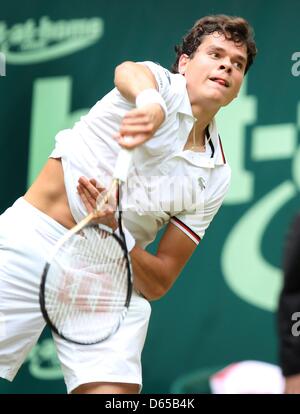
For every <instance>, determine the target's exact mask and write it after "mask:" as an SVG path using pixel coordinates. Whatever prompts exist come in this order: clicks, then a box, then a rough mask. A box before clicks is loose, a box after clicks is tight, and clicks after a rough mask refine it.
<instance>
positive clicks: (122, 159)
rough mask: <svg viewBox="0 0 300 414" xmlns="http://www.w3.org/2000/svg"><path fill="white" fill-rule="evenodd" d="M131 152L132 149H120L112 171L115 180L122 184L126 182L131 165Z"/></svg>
mask: <svg viewBox="0 0 300 414" xmlns="http://www.w3.org/2000/svg"><path fill="white" fill-rule="evenodd" d="M132 151H133V150H132V149H131V150H128V149H125V148H121V150H120V152H119V155H118V158H117V162H116V165H115V169H114V178H115V179H117V180H120V181H122V182H124V181H126V179H127V176H128V173H129V168H130V165H131V160H132Z"/></svg>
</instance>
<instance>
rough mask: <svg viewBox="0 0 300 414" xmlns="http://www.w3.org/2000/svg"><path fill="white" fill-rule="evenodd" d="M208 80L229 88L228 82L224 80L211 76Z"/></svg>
mask: <svg viewBox="0 0 300 414" xmlns="http://www.w3.org/2000/svg"><path fill="white" fill-rule="evenodd" d="M209 80H211V81H212V82H216V83H218V84H219V85H221V86H224V87H225V88H228V87H229V82H228V81H227V80H226V79H223V78H218V77H216V76H213V77H211V78H209Z"/></svg>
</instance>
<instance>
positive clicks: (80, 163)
mask: <svg viewBox="0 0 300 414" xmlns="http://www.w3.org/2000/svg"><path fill="white" fill-rule="evenodd" d="M141 64H144V65H147V67H149V69H150V70H151V71H152V72H153V74H154V76H155V78H156V80H157V83H158V85H159V92H160V93H161V95H162V96H163V98H164V100H165V102H166V105H167V109H168V116H167V118H166V119H165V121H164V122H163V124H162V125H161V127H160V128H159V130H158V131H157V132H156V133H155V135H154V136H153V137H152V138H151V139H150V140H149V141H147V142H146V143H145V144H143V145H142V146H140V147H138V148H136V149H135V150H134V155H133V163H132V168H131V170H130V175H129V177H128V182H127V185H126V186H125V187H124V188H123V189H122V195H123V197H122V209H123V219H124V224H125V226H126V227H127V228H128V230H129V231H130V232H131V233H132V235H133V237H134V238H135V239H136V242H137V244H138V245H139V246H141V247H143V248H145V247H146V246H147V245H148V244H149V243H151V242H152V241H153V240H154V239H155V237H156V235H157V233H158V231H159V230H160V229H161V228H162V227H163V226H164V225H165V224H167V223H168V222H171V223H173V224H174V225H175V226H177V227H178V228H179V229H180V230H181V231H183V232H184V233H185V234H186V235H187V236H188V237H190V238H191V239H192V240H193V241H194V242H195V243H196V244H198V243H199V241H200V240H201V239H202V238H203V236H204V233H205V231H206V229H207V228H208V226H209V224H210V222H211V221H212V219H213V217H214V216H215V214H216V213H217V211H218V209H219V207H220V206H221V204H222V201H223V199H224V197H225V194H226V192H227V189H228V186H229V182H230V175H231V170H230V167H229V166H228V164H227V162H226V160H225V156H224V152H223V149H222V144H221V139H220V137H219V134H218V131H217V127H216V124H215V121H213V122H212V123H211V124H210V125H209V127H208V131H207V140H208V139H209V137H210V139H209V143H207V145H206V152H205V153H199V152H193V151H190V150H184V149H183V148H184V146H185V144H186V141H187V139H188V136H189V133H190V131H191V129H192V128H193V125H194V122H195V119H194V117H193V114H192V109H191V105H190V101H189V98H188V94H187V90H186V83H185V78H184V77H183V76H182V75H180V74H172V73H170V72H169V71H168V70H167V69H165V68H163V67H161V66H160V65H158V64H155V63H153V62H142V63H141ZM133 108H134V105H133V104H132V103H130V102H129V101H127V100H126V99H125V98H124V97H123V96H122V95H121V94H120V93H119V91H118V90H117V89H116V88H115V89H113V90H112V91H111V92H109V93H108V94H107V95H105V96H104V97H103V98H102V99H101V100H100V101H98V102H97V103H96V105H94V107H93V108H92V109H91V110H90V111H89V113H88V114H87V115H85V116H83V117H81V119H80V121H79V122H77V123H76V124H75V126H74V127H73V128H72V129H68V130H63V131H61V132H60V133H58V134H57V136H56V146H55V149H54V151H53V152H52V153H51V155H50V157H53V158H58V157H60V158H62V163H63V168H64V175H65V185H66V191H67V195H68V199H69V204H70V209H71V211H72V214H73V216H74V218H75V220H76V221H79V220H81V219H82V218H83V217H84V216H85V215H86V210H85V207H84V205H83V203H82V201H81V199H80V197H79V195H78V194H77V190H76V187H77V182H78V178H79V177H80V176H82V175H84V176H86V177H87V178H96V179H97V180H99V181H100V182H101V183H102V184H103V185H105V186H108V185H109V184H110V182H111V179H112V174H113V170H114V166H115V162H116V158H117V155H118V152H119V150H120V147H119V145H118V144H117V142H116V141H115V140H114V139H113V138H112V137H113V136H114V135H115V134H116V133H117V132H118V130H119V127H120V124H121V121H122V118H123V117H124V115H125V114H126V112H127V111H129V110H131V109H133Z"/></svg>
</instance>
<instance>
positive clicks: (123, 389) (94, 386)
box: [72, 382, 140, 394]
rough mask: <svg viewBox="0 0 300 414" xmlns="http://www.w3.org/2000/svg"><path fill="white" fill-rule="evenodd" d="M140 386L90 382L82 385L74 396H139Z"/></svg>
mask: <svg viewBox="0 0 300 414" xmlns="http://www.w3.org/2000/svg"><path fill="white" fill-rule="evenodd" d="M139 389H140V387H139V384H127V383H121V382H89V383H87V384H81V385H79V387H77V388H75V389H74V390H73V391H72V394H138V393H139Z"/></svg>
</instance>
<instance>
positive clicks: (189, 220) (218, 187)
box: [170, 165, 231, 245]
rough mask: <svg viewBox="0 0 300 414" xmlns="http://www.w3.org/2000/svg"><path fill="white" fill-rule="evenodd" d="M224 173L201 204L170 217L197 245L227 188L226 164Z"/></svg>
mask: <svg viewBox="0 0 300 414" xmlns="http://www.w3.org/2000/svg"><path fill="white" fill-rule="evenodd" d="M220 168H225V170H224V174H223V176H222V177H221V179H220V178H219V179H218V180H215V182H213V183H212V186H213V188H211V189H210V190H209V194H210V195H209V197H208V198H207V199H205V201H204V202H203V206H198V208H197V210H194V211H188V212H182V213H180V214H177V215H176V216H173V217H172V218H171V220H170V221H171V223H172V224H174V225H175V226H176V227H178V228H179V229H180V230H181V231H183V232H184V233H185V234H186V235H187V236H188V237H190V238H191V239H192V240H193V241H194V242H195V243H196V244H197V245H198V244H199V243H200V241H201V240H202V239H203V237H204V235H205V232H206V230H207V229H208V227H209V225H210V223H211V222H212V220H213V218H214V217H215V215H216V214H217V212H218V211H219V208H220V207H221V205H222V203H223V200H224V198H225V196H226V193H227V191H228V188H229V184H230V178H231V170H230V167H229V166H228V165H226V166H222V167H220Z"/></svg>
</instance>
